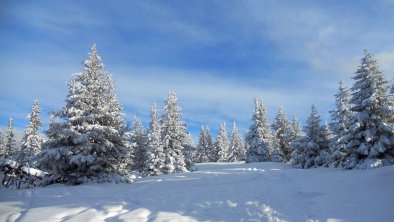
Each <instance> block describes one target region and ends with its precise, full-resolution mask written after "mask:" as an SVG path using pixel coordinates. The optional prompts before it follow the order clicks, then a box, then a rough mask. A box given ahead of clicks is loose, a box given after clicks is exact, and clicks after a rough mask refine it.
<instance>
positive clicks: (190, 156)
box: [183, 133, 196, 171]
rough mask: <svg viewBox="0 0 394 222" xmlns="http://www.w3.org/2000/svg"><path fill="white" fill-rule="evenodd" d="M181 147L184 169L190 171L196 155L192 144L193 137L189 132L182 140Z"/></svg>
mask: <svg viewBox="0 0 394 222" xmlns="http://www.w3.org/2000/svg"><path fill="white" fill-rule="evenodd" d="M183 147H184V149H183V156H184V157H185V163H186V169H187V170H188V171H192V170H193V166H194V163H195V160H194V156H195V155H196V147H195V146H194V144H193V137H192V134H191V133H187V135H186V138H185V140H184V141H183Z"/></svg>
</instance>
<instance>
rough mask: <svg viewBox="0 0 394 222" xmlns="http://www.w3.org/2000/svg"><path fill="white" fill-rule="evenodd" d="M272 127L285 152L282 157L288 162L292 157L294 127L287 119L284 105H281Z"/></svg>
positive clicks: (281, 148)
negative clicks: (292, 127) (291, 145)
mask: <svg viewBox="0 0 394 222" xmlns="http://www.w3.org/2000/svg"><path fill="white" fill-rule="evenodd" d="M272 129H273V130H274V134H275V136H276V139H277V140H278V143H279V150H280V151H281V153H282V154H283V156H282V159H283V161H284V162H287V161H289V160H290V159H291V147H290V143H291V140H292V138H291V137H292V129H291V124H290V122H289V121H288V120H287V117H286V112H285V110H284V108H283V107H280V109H279V112H278V115H277V116H276V118H275V122H274V124H272Z"/></svg>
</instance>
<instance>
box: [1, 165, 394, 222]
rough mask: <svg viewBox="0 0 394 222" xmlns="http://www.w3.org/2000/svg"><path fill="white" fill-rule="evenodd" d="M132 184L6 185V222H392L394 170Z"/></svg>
mask: <svg viewBox="0 0 394 222" xmlns="http://www.w3.org/2000/svg"><path fill="white" fill-rule="evenodd" d="M197 167H198V171H195V172H192V173H181V174H172V175H165V176H157V177H150V178H142V179H137V180H135V182H134V183H131V184H85V185H80V186H74V187H67V186H64V185H52V186H49V187H45V188H38V189H30V190H7V189H5V188H0V221H83V222H88V221H94V222H97V221H392V220H393V218H394V186H393V185H394V166H390V167H381V168H378V169H370V170H352V171H342V170H338V169H326V168H318V169H293V168H291V167H290V166H288V165H285V164H280V163H253V164H243V163H230V164H227V163H210V164H198V165H197Z"/></svg>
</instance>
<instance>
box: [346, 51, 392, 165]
mask: <svg viewBox="0 0 394 222" xmlns="http://www.w3.org/2000/svg"><path fill="white" fill-rule="evenodd" d="M353 79H354V80H355V81H356V82H355V83H354V85H353V87H352V88H351V91H352V98H351V100H350V103H351V104H352V106H351V110H352V111H353V112H354V115H353V116H352V118H351V121H350V124H351V126H350V128H349V132H348V134H347V136H346V137H347V146H346V148H347V151H348V152H347V154H346V158H345V159H346V160H345V161H344V162H342V163H341V165H342V166H343V167H344V168H347V169H351V168H354V167H356V166H357V165H359V164H360V167H370V166H371V165H374V166H376V165H380V164H383V165H385V164H393V163H394V161H393V156H394V130H393V125H392V123H393V119H394V109H393V99H392V95H389V94H388V91H389V86H388V81H387V80H386V79H385V78H384V76H383V74H382V72H381V71H380V69H379V66H378V63H377V61H376V60H375V59H374V58H373V56H372V55H371V54H370V53H369V52H368V51H367V50H364V57H363V58H362V59H361V65H360V67H359V69H358V70H357V71H356V73H355V76H354V77H353Z"/></svg>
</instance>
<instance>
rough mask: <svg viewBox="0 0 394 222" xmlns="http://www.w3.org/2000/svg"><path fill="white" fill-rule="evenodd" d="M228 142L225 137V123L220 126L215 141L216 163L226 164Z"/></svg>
mask: <svg viewBox="0 0 394 222" xmlns="http://www.w3.org/2000/svg"><path fill="white" fill-rule="evenodd" d="M229 146H230V142H229V141H228V137H227V130H226V123H222V124H220V127H219V133H218V135H217V137H216V140H215V149H216V150H217V152H218V161H220V162H227V161H228V149H229Z"/></svg>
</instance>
